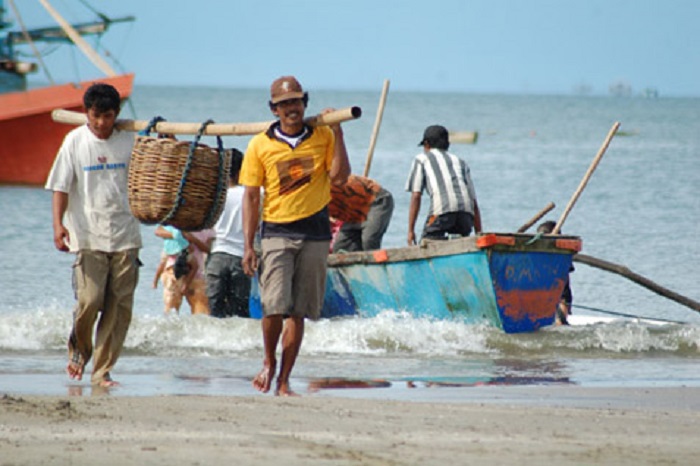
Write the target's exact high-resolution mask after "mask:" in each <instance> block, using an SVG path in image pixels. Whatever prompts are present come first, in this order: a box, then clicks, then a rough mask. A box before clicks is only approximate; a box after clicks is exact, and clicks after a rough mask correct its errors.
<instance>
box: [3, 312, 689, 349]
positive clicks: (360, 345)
mask: <svg viewBox="0 0 700 466" xmlns="http://www.w3.org/2000/svg"><path fill="white" fill-rule="evenodd" d="M70 325H71V322H70V316H67V315H66V314H65V312H56V311H55V310H53V309H42V310H38V311H35V312H9V313H3V314H0V351H1V352H5V353H9V352H11V353H13V354H17V353H22V352H49V353H52V352H63V351H64V350H65V347H66V338H67V335H68V332H69V331H70ZM698 348H700V326H698V325H696V324H676V323H671V324H666V325H654V324H649V323H645V322H643V321H636V320H624V319H620V320H616V321H612V322H600V323H596V324H591V325H576V326H569V327H548V328H545V329H542V330H540V331H539V332H535V333H530V334H504V333H502V332H501V331H500V330H498V329H495V328H492V327H488V326H483V325H469V324H465V323H462V322H458V321H447V320H431V319H417V318H413V317H411V316H410V315H408V314H406V313H401V312H394V311H385V312H382V313H380V314H379V315H377V316H376V317H372V318H359V317H352V318H343V319H333V320H320V321H317V322H308V323H307V325H306V333H305V339H304V345H303V352H304V353H305V354H306V355H319V356H323V355H328V356H331V357H332V356H334V355H337V356H343V355H355V356H357V355H366V356H370V357H371V356H397V357H403V356H408V357H414V356H420V357H423V358H432V357H441V358H457V359H469V358H470V357H472V356H473V357H475V358H483V357H485V356H486V357H493V358H496V357H506V358H508V357H516V356H517V357H533V358H547V357H569V358H584V359H585V358H592V357H606V358H628V357H637V356H640V357H650V356H654V355H667V356H680V357H689V358H696V357H700V351H699V350H698ZM124 352H125V354H130V355H144V356H154V357H182V356H198V355H222V356H227V355H238V356H251V355H256V356H257V355H259V354H260V353H261V352H262V337H261V329H260V321H258V320H253V319H242V318H230V319H215V318H211V317H208V316H192V315H187V314H183V315H147V316H134V318H133V320H132V324H131V327H130V330H129V335H128V336H127V340H126V343H125V349H124Z"/></svg>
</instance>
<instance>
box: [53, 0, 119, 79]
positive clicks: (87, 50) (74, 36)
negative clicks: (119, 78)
mask: <svg viewBox="0 0 700 466" xmlns="http://www.w3.org/2000/svg"><path fill="white" fill-rule="evenodd" d="M39 3H41V4H42V6H43V7H44V8H45V9H46V11H48V12H49V14H50V15H51V16H53V19H55V20H56V22H57V23H58V24H59V26H61V28H62V29H63V30H64V31H65V33H66V35H67V36H68V37H69V38H70V40H72V41H73V43H74V44H75V45H77V46H78V48H80V50H82V51H83V53H84V54H85V55H86V56H87V57H88V58H89V59H90V61H91V62H92V63H93V64H94V65H95V66H96V67H98V68H99V69H100V70H101V71H102V72H103V73H104V74H106V75H107V76H116V75H117V73H116V71H114V70H113V69H112V67H111V66H109V64H108V63H107V62H106V61H104V59H103V58H102V57H101V56H100V54H99V53H97V52H96V51H95V49H93V48H92V47H90V44H88V43H87V42H86V41H85V39H83V38H82V36H81V35H80V34H79V33H78V31H76V30H75V29H74V28H73V26H71V25H70V24H69V23H68V21H66V20H65V19H63V17H62V16H61V15H60V14H59V13H58V11H56V10H55V9H54V8H53V7H52V6H51V4H50V3H49V2H48V1H47V0H39Z"/></svg>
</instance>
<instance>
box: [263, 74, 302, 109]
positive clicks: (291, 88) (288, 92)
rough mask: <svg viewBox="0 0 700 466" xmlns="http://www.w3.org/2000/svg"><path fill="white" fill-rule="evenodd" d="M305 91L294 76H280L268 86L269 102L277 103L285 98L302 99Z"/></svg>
mask: <svg viewBox="0 0 700 466" xmlns="http://www.w3.org/2000/svg"><path fill="white" fill-rule="evenodd" d="M305 94H306V93H305V92H304V89H302V87H301V84H300V83H299V81H297V78H295V77H294V76H282V77H281V78H277V79H275V80H274V81H273V82H272V85H271V86H270V103H271V104H273V105H274V104H278V103H280V102H283V101H285V100H291V99H302V98H303V97H304V95H305Z"/></svg>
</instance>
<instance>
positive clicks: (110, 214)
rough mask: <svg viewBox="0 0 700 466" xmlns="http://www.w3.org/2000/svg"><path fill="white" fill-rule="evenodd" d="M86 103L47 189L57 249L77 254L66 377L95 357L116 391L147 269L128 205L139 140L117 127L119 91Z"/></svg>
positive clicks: (101, 381)
mask: <svg viewBox="0 0 700 466" xmlns="http://www.w3.org/2000/svg"><path fill="white" fill-rule="evenodd" d="M83 104H84V107H85V111H86V113H87V124H86V125H83V126H79V127H77V128H75V129H73V130H72V131H71V132H70V133H68V135H67V136H66V138H65V139H64V141H63V144H61V148H60V149H59V151H58V154H57V156H56V160H55V161H54V164H53V167H52V169H51V172H50V173H49V177H48V179H47V181H46V189H49V190H51V191H53V195H52V216H53V239H54V245H55V246H56V249H58V250H59V251H63V252H69V251H70V252H72V253H75V254H76V259H75V263H74V265H73V287H74V291H75V296H76V299H77V304H76V307H75V310H74V312H73V326H72V329H71V331H70V336H69V338H68V365H67V367H66V372H67V373H68V376H69V377H70V378H71V379H75V380H81V379H82V377H83V372H84V370H85V365H86V364H87V363H88V361H90V359H91V358H92V356H93V351H94V360H93V370H92V376H91V383H92V384H93V385H96V386H100V387H111V386H113V385H116V384H117V382H116V381H115V380H113V379H112V374H111V371H112V369H113V368H114V366H115V364H116V363H117V360H118V359H119V355H120V354H121V351H122V347H123V346H124V340H125V338H126V335H127V332H128V330H129V325H130V324H131V315H132V309H133V304H134V290H135V289H136V285H137V283H138V279H139V267H140V265H141V262H140V261H139V249H140V248H141V246H142V244H141V231H140V225H139V222H138V220H137V219H136V218H135V217H134V216H133V215H132V214H131V211H130V210H129V203H128V200H127V198H128V196H127V178H128V168H129V161H130V159H131V151H132V148H133V144H134V135H133V134H130V133H128V132H126V131H120V130H118V129H117V128H116V127H115V122H116V119H117V116H118V115H119V110H120V105H121V97H120V95H119V92H118V91H117V90H116V89H115V88H114V87H113V86H111V85H109V84H103V83H97V84H93V85H92V86H90V87H89V88H88V89H87V90H86V91H85V94H84V96H83ZM64 222H65V223H64ZM95 323H97V328H96V329H95ZM93 334H94V338H95V340H94V344H93Z"/></svg>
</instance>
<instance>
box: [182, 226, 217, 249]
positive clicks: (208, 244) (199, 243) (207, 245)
mask: <svg viewBox="0 0 700 466" xmlns="http://www.w3.org/2000/svg"><path fill="white" fill-rule="evenodd" d="M182 236H184V237H185V239H186V240H187V241H189V242H190V243H192V244H194V245H195V247H196V248H197V249H199V250H200V251H202V252H203V253H206V254H209V252H211V243H212V241H213V238H212V239H210V240H207V242H206V243H205V242H204V241H202V240H201V239H199V238H197V237H196V236H195V235H193V234H192V233H189V232H186V231H183V232H182Z"/></svg>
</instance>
